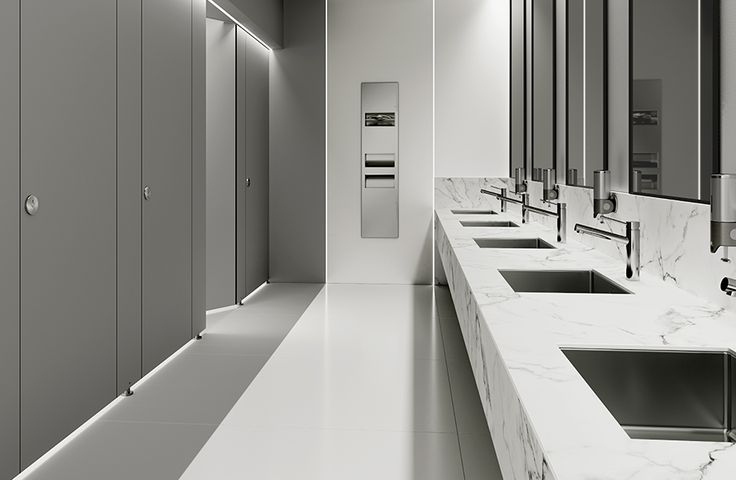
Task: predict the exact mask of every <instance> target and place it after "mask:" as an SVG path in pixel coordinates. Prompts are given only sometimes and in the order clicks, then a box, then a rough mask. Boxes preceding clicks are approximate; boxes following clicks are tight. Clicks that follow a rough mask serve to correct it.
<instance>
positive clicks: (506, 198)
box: [480, 169, 528, 221]
mask: <svg viewBox="0 0 736 480" xmlns="http://www.w3.org/2000/svg"><path fill="white" fill-rule="evenodd" d="M517 170H519V169H517ZM521 170H523V169H521ZM521 186H522V187H523V190H524V191H523V192H521V193H519V195H520V196H521V200H517V199H516V198H511V197H509V196H508V190H506V189H505V188H499V187H493V188H498V189H499V190H501V193H497V192H492V191H490V190H486V189H485V188H481V189H480V193H482V194H485V195H490V196H492V197H496V198H497V199H499V200H500V201H501V211H502V212H505V211H506V204H507V203H515V204H517V205H522V206H523V205H524V202H525V201H526V197H527V195H528V194H527V193H526V182H524V183H522V184H521ZM516 187H517V188H518V187H519V184H517V185H516ZM522 217H524V212H523V209H522ZM522 221H524V218H522Z"/></svg>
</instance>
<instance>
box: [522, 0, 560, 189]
mask: <svg viewBox="0 0 736 480" xmlns="http://www.w3.org/2000/svg"><path fill="white" fill-rule="evenodd" d="M528 2H529V5H528V6H527V12H528V17H529V18H528V22H529V27H530V31H531V42H530V49H529V50H530V52H529V53H528V55H530V57H531V91H530V96H531V98H530V102H531V118H530V140H531V143H530V147H531V148H530V152H529V153H530V157H531V166H532V175H531V178H532V180H538V181H541V180H542V178H541V170H543V169H546V168H555V151H556V148H557V143H556V141H557V139H556V137H557V130H556V122H555V120H556V116H557V111H556V110H557V101H556V86H557V78H556V77H557V71H556V61H557V55H556V49H557V48H556V47H557V31H556V24H557V22H556V18H555V14H556V3H557V2H556V0H528Z"/></svg>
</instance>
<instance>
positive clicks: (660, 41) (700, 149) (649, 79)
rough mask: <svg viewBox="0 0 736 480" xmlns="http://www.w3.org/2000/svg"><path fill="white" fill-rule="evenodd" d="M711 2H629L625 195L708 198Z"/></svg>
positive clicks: (713, 153)
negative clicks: (628, 133)
mask: <svg viewBox="0 0 736 480" xmlns="http://www.w3.org/2000/svg"><path fill="white" fill-rule="evenodd" d="M716 3H717V2H716V1H714V0H632V1H631V12H630V15H631V19H630V22H631V23H630V29H631V31H630V35H631V52H632V53H631V59H630V61H631V91H630V95H631V99H630V102H631V120H630V123H631V124H630V128H631V155H630V185H631V191H632V192H633V193H638V194H644V195H656V196H665V197H672V198H682V199H688V200H700V201H708V200H709V197H710V191H709V182H710V175H711V173H712V172H713V171H714V168H713V167H714V165H716V162H717V158H718V148H717V141H716V139H717V137H716V134H717V131H718V120H717V115H718V100H717V91H718V89H717V83H716V81H717V67H718V66H717V45H716V44H715V43H714V42H715V40H714V39H715V38H717V30H718V22H719V19H718V12H717V5H716ZM715 171H717V170H715Z"/></svg>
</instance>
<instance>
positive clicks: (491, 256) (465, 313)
mask: <svg viewBox="0 0 736 480" xmlns="http://www.w3.org/2000/svg"><path fill="white" fill-rule="evenodd" d="M454 180H456V179H454ZM477 182H478V181H477V180H476V179H472V180H471V181H470V182H468V183H473V185H472V186H470V187H467V188H466V187H461V189H460V190H461V191H466V192H471V191H472V189H473V188H475V186H476V185H477V184H478V183H477ZM457 184H458V182H457V181H455V182H453V183H451V182H443V181H438V188H437V190H438V199H439V198H440V191H441V190H443V189H444V190H447V189H449V188H452V186H453V185H457ZM531 187H532V188H535V187H536V186H535V185H534V184H532V185H531ZM463 189H465V190H463ZM574 190H575V192H571V194H570V195H579V196H581V197H582V196H583V195H582V194H581V193H580V191H581V190H582V189H574ZM533 193H534V192H533ZM442 196H443V198H445V199H451V198H462V199H463V201H465V202H467V203H465V204H463V205H462V206H464V207H489V206H490V207H493V208H497V207H498V204H497V203H494V202H495V200H493V199H491V200H490V202H489V201H488V200H487V199H482V198H477V199H473V198H472V195H470V194H462V196H461V195H457V196H456V195H455V194H453V193H443V194H442ZM489 198H490V197H489ZM566 198H571V197H566ZM628 200H630V201H631V203H630V204H627V200H623V199H622V203H621V205H622V207H621V213H622V215H620V216H622V217H623V216H625V215H626V212H629V209H635V208H637V199H628ZM476 201H477V202H488V203H472V202H476ZM438 203H439V201H438ZM448 203H449V201H448ZM445 205H447V204H445ZM688 205H690V204H688ZM453 206H455V205H447V206H445V207H438V209H437V210H436V222H435V229H436V232H435V237H436V244H437V248H438V251H439V255H440V259H441V262H442V266H443V267H444V271H445V273H446V275H447V281H448V284H449V286H450V291H451V294H452V297H453V300H454V303H455V308H456V310H457V313H458V318H459V321H460V327H461V330H462V333H463V338H464V341H465V346H466V349H467V351H468V355H469V357H470V361H471V365H472V368H473V374H474V377H475V381H476V385H477V387H478V391H479V392H480V398H481V400H482V403H483V407H484V411H485V413H486V419H487V421H488V424H489V427H490V431H491V435H492V437H493V441H494V445H495V446H496V451H497V454H498V457H499V464H500V467H501V470H502V472H503V475H504V478H507V479H546V480H548V479H556V480H583V479H611V480H613V479H635V480H645V479H646V480H673V479H675V480H686V479H687V480H691V479H731V478H736V473H735V472H736V447H734V446H733V445H732V444H728V443H720V442H680V441H677V442H672V441H656V440H632V439H630V438H629V437H628V435H626V433H625V432H624V430H623V429H622V428H621V427H620V425H619V424H618V423H617V422H616V420H615V419H614V418H613V417H612V416H611V415H610V413H609V412H608V410H607V409H606V408H605V406H604V405H603V404H602V403H601V402H600V400H599V399H598V398H597V397H596V395H595V394H594V393H593V391H592V390H591V389H590V388H589V387H588V385H587V384H586V383H585V381H584V380H583V379H582V378H581V377H580V375H579V374H578V373H577V371H576V370H575V369H574V368H573V367H572V365H571V364H570V363H569V361H568V360H567V358H566V357H565V356H564V355H563V354H562V352H561V351H560V347H561V346H588V347H606V348H616V347H623V348H646V349H707V350H712V349H717V350H721V349H732V350H736V314H735V313H734V312H732V311H730V310H729V309H727V308H724V306H723V305H719V304H717V303H715V302H710V301H708V300H707V299H704V298H703V296H702V295H694V294H692V293H690V292H688V291H686V290H685V289H683V286H682V282H681V281H679V279H678V282H677V283H675V281H674V280H672V279H668V278H663V275H662V270H659V265H672V261H673V260H674V259H675V258H676V257H677V255H678V254H675V253H674V252H676V251H677V248H676V247H675V245H676V244H677V243H678V242H679V240H678V241H675V240H672V242H671V243H670V244H668V245H670V246H668V247H666V248H665V247H664V246H660V247H659V251H660V252H661V258H662V262H661V263H660V264H657V263H656V262H654V263H651V262H650V263H648V264H647V268H646V269H645V271H644V272H643V273H642V278H641V281H640V282H630V281H628V280H627V279H626V278H625V272H624V268H623V264H622V262H621V261H620V259H619V258H618V257H617V256H616V255H617V252H616V250H615V249H614V250H609V251H603V250H602V249H601V248H598V246H597V245H596V246H595V248H594V247H593V246H592V245H591V244H583V243H580V242H579V241H578V240H582V238H581V237H579V236H577V235H574V234H569V235H568V237H569V240H568V243H567V244H565V245H559V244H555V245H556V246H557V247H558V249H557V250H554V251H552V252H549V251H543V250H530V251H519V250H516V251H513V250H496V249H481V248H479V247H478V246H477V245H476V244H475V242H474V241H473V238H477V237H497V238H524V237H530V236H538V237H540V238H543V239H545V240H547V241H548V242H550V243H555V238H554V237H555V234H554V231H553V229H551V228H550V227H549V226H548V225H545V224H544V223H543V222H541V221H540V222H537V221H532V222H530V223H529V224H526V225H523V226H522V227H520V228H518V229H509V228H468V227H462V226H461V225H460V223H459V219H462V218H467V217H463V216H458V215H454V214H452V213H451V212H450V210H449V209H450V208H451V207H453ZM512 207H513V206H512ZM665 207H666V206H665ZM586 208H587V207H586ZM586 208H584V207H582V206H581V207H580V209H579V210H578V211H576V213H575V214H574V215H575V216H577V218H580V219H581V220H582V216H583V215H585V214H586ZM639 208H642V207H641V205H639ZM689 208H690V210H688V211H684V210H682V209H679V208H677V207H672V210H671V211H670V213H669V214H668V215H670V218H675V217H677V218H679V219H681V220H682V221H683V222H685V223H686V224H688V226H687V228H685V227H683V228H682V229H679V230H677V232H678V235H681V236H680V238H687V239H690V238H691V235H692V232H691V230H692V229H694V228H698V227H697V221H699V217H702V215H701V214H700V213H698V212H699V209H700V207H697V208H695V210H693V206H692V205H690V206H689ZM681 210H682V211H681ZM665 211H666V208H665ZM693 211H694V212H695V214H694V215H691V213H692V212H693ZM518 215H519V213H518V211H514V209H513V208H510V209H509V212H507V213H505V214H499V215H494V218H496V219H508V220H516V219H518ZM474 218H478V216H477V215H475V216H474ZM484 218H488V217H484ZM574 218H575V217H574ZM706 218H707V216H706ZM591 220H592V214H591ZM574 221H575V220H574ZM648 232H649V233H648V234H649V235H651V236H656V235H670V236H674V233H673V232H672V231H671V230H669V229H668V227H667V223H666V220H661V222H660V223H657V224H656V226H655V224H654V223H652V228H651V229H650V230H649V231H648ZM668 232H669V233H668ZM650 238H651V237H650ZM688 241H690V240H688ZM605 243H606V245H608V244H607V242H605ZM678 248H680V247H678ZM684 248H685V249H687V248H688V247H687V245H686V246H685V247H684ZM656 251H657V248H650V250H649V252H656ZM673 254H674V257H673V256H672V255H673ZM685 257H687V255H684V256H683V257H682V258H685ZM652 258H653V257H652ZM682 258H681V259H680V260H678V261H677V262H675V263H676V264H677V267H678V268H680V267H681V265H684V264H681V263H679V262H682ZM576 268H586V269H587V268H592V269H595V270H597V271H599V272H600V273H602V274H603V275H605V276H607V277H609V278H611V279H612V280H614V281H616V282H617V283H619V284H621V285H622V286H624V287H626V288H628V289H629V290H631V291H632V292H633V293H634V294H633V295H575V294H519V293H516V292H514V291H513V290H512V289H511V288H510V287H509V286H508V284H507V283H506V282H505V281H504V279H503V277H502V276H501V275H500V274H499V273H498V270H499V269H576ZM670 273H673V272H672V271H670ZM675 273H677V271H675V272H674V273H673V275H674V274H675ZM724 296H725V295H724Z"/></svg>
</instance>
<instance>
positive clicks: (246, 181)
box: [245, 178, 250, 188]
mask: <svg viewBox="0 0 736 480" xmlns="http://www.w3.org/2000/svg"><path fill="white" fill-rule="evenodd" d="M245 187H246V188H250V178H246V179H245Z"/></svg>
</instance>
